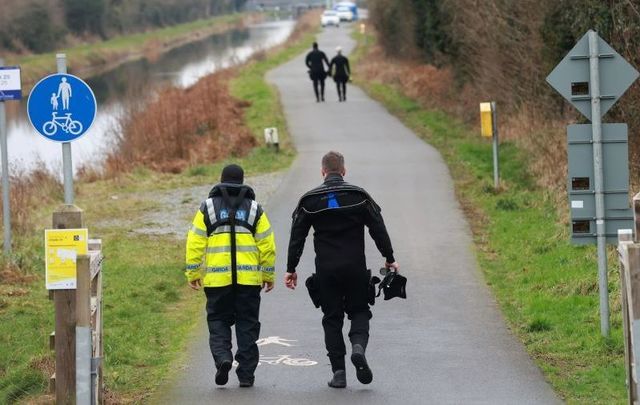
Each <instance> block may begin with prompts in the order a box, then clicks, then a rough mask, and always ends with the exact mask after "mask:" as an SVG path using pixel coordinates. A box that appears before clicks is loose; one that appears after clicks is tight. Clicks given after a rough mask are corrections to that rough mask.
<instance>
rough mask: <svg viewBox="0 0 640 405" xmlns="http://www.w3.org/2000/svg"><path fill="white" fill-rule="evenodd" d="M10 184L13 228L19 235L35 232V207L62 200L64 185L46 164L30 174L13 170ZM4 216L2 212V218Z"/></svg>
mask: <svg viewBox="0 0 640 405" xmlns="http://www.w3.org/2000/svg"><path fill="white" fill-rule="evenodd" d="M9 183H10V193H9V195H10V204H11V227H12V229H13V232H14V233H15V234H17V235H25V234H27V233H29V232H31V231H32V230H33V227H34V226H35V223H34V218H35V216H34V207H37V206H38V205H41V204H47V203H50V202H52V201H56V200H62V196H63V188H62V183H61V182H60V180H59V179H57V178H56V177H55V176H54V175H53V174H51V172H50V171H49V170H48V169H47V168H46V167H45V165H44V163H39V164H38V165H37V166H36V168H35V169H33V170H32V171H29V172H26V171H24V170H18V171H16V169H13V170H12V171H11V175H10V179H9ZM0 211H1V210H0ZM2 215H3V213H2V212H0V218H1V217H2Z"/></svg>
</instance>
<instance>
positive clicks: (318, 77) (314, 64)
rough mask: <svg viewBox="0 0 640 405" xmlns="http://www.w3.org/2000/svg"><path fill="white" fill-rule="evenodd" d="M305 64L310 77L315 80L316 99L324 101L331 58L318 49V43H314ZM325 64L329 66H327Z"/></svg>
mask: <svg viewBox="0 0 640 405" xmlns="http://www.w3.org/2000/svg"><path fill="white" fill-rule="evenodd" d="M305 64H306V65H307V68H308V69H309V78H310V79H311V80H312V81H313V91H314V93H315V95H316V101H317V102H320V101H324V81H325V79H326V78H327V71H328V70H329V59H327V55H325V53H324V52H322V51H321V50H319V49H318V43H317V42H314V43H313V50H312V51H311V52H309V53H308V54H307V57H306V59H305ZM325 65H326V66H327V67H326V68H325Z"/></svg>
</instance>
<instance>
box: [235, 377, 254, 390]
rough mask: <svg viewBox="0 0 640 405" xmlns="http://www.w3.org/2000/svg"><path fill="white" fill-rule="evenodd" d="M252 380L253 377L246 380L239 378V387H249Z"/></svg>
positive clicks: (251, 384)
mask: <svg viewBox="0 0 640 405" xmlns="http://www.w3.org/2000/svg"><path fill="white" fill-rule="evenodd" d="M253 381H254V379H253V378H251V379H248V380H240V384H239V385H240V387H241V388H250V387H253Z"/></svg>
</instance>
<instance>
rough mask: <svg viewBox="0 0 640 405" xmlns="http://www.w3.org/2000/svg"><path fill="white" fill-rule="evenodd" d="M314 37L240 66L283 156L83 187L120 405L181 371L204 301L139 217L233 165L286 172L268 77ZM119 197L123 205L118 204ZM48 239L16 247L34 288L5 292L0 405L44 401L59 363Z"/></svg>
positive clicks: (258, 152)
mask: <svg viewBox="0 0 640 405" xmlns="http://www.w3.org/2000/svg"><path fill="white" fill-rule="evenodd" d="M312 36H313V34H312V33H309V34H307V35H304V36H302V37H301V38H300V39H299V40H298V41H296V42H294V43H292V44H289V45H287V46H284V47H281V48H280V49H279V50H276V51H274V52H272V53H269V54H267V56H266V57H265V59H263V60H260V61H255V62H252V63H250V64H248V65H246V66H245V67H242V68H240V69H239V70H238V73H237V76H236V78H235V79H234V80H233V84H232V87H233V94H234V96H235V97H238V98H240V99H244V100H248V101H251V103H252V104H251V106H250V107H249V108H247V110H246V116H245V119H246V123H247V125H248V126H249V127H250V128H251V129H252V130H253V131H254V133H255V135H256V137H257V138H258V139H259V140H260V141H261V142H263V135H262V130H263V128H264V127H267V126H276V127H278V128H279V130H280V136H281V152H280V153H278V154H276V153H275V152H274V151H273V150H272V149H269V148H266V147H256V148H255V149H254V150H253V151H252V152H251V153H250V154H249V155H247V156H244V157H238V158H229V159H227V160H225V161H220V162H215V163H213V164H211V165H204V166H197V167H192V168H190V169H188V170H187V171H185V172H184V173H181V174H177V175H174V174H166V173H157V172H154V171H151V170H148V169H145V168H138V169H136V170H134V171H133V172H132V173H128V174H123V175H122V176H120V177H119V178H116V179H112V180H102V181H97V182H93V183H78V184H77V189H78V191H77V195H76V204H77V205H78V206H80V207H83V208H85V222H86V224H87V226H88V227H89V229H90V234H91V235H92V237H100V238H102V240H103V245H104V254H105V256H106V259H105V262H104V324H105V334H104V339H105V382H106V385H107V387H108V389H109V391H110V393H111V394H112V395H113V396H114V398H115V399H116V400H119V401H134V402H144V400H145V399H146V398H147V397H148V396H149V395H150V394H151V393H152V392H153V391H154V390H155V389H156V388H157V387H158V386H159V385H160V384H162V382H163V380H164V379H165V378H166V377H167V376H168V375H170V374H171V372H173V371H175V364H176V361H178V359H179V358H180V356H181V354H182V353H184V350H185V345H186V342H187V338H188V336H189V334H190V333H191V331H192V330H193V328H194V327H195V325H197V324H198V323H199V322H200V321H201V319H200V318H201V317H202V308H201V306H202V305H203V302H204V299H203V296H202V294H194V293H193V292H192V291H191V290H189V289H188V288H187V287H186V283H185V279H184V275H183V271H182V270H183V267H184V258H183V254H184V252H183V249H184V247H183V244H182V242H180V241H176V240H175V239H173V238H169V237H163V236H154V235H149V236H144V235H140V234H138V233H134V232H131V231H130V230H131V229H134V228H135V227H137V226H140V225H143V224H142V223H139V222H140V220H137V218H141V216H142V215H143V214H144V213H145V212H146V211H148V210H150V209H155V208H157V206H158V204H157V202H156V201H154V200H153V198H150V197H148V196H145V195H144V193H145V192H146V193H148V192H153V191H159V190H169V189H175V188H181V187H189V186H195V185H202V184H213V183H215V182H216V180H217V179H218V178H219V174H220V170H221V169H222V167H223V166H224V165H225V164H227V163H228V162H231V161H233V162H235V163H238V164H240V165H242V166H243V167H244V168H245V171H246V174H247V175H249V176H251V175H256V174H260V173H265V172H271V171H275V170H281V169H284V168H286V167H288V166H289V165H290V163H291V162H292V160H293V158H294V157H295V150H294V149H293V146H292V145H291V142H290V141H289V137H288V131H287V127H286V123H285V119H284V114H283V112H282V108H281V106H280V103H279V98H278V94H277V91H276V90H275V89H274V88H273V87H272V86H270V85H268V84H267V83H266V82H265V80H264V74H265V73H266V72H267V71H268V70H270V69H272V68H273V67H275V66H277V65H279V64H281V63H283V62H285V61H287V60H288V59H290V58H292V57H294V56H296V55H297V54H298V53H299V52H300V51H302V49H304V48H306V47H307V45H308V43H310V42H311V39H312ZM114 196H117V197H118V199H117V200H113V199H112V197H114ZM194 204H197V202H194ZM53 208H54V207H41V208H40V211H39V212H38V214H37V215H38V219H39V220H40V222H41V223H48V222H50V214H51V212H52V211H53ZM196 208H197V207H196V206H194V210H195V209H196ZM123 223H126V227H123V225H122V224H123ZM42 236H43V235H42V234H41V232H36V233H35V234H34V235H29V236H27V237H23V238H21V239H20V240H19V242H18V243H16V245H19V246H20V249H19V250H18V252H16V255H15V257H16V258H19V257H22V256H24V257H25V259H24V261H29V263H30V264H29V265H28V266H25V267H26V271H27V272H29V273H31V274H32V275H34V276H35V277H36V280H35V281H30V282H27V283H25V284H18V285H12V284H0V403H12V402H15V401H25V400H31V399H33V398H38V399H42V395H43V394H44V392H45V390H46V388H47V385H48V377H49V375H50V373H51V371H52V370H51V369H52V367H53V364H54V362H53V353H52V352H51V351H50V350H49V349H48V336H49V333H50V332H51V331H53V328H54V324H53V305H52V302H51V301H49V300H48V298H47V292H46V290H45V289H44V280H43V272H44V270H43V269H44V262H43V237H42Z"/></svg>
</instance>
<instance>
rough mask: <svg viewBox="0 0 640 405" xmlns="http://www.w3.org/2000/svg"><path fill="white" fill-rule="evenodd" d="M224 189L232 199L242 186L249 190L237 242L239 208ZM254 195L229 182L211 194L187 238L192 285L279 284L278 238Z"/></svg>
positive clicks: (189, 275)
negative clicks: (231, 215) (228, 197)
mask: <svg viewBox="0 0 640 405" xmlns="http://www.w3.org/2000/svg"><path fill="white" fill-rule="evenodd" d="M222 187H224V188H226V190H227V191H228V194H229V195H232V196H237V195H238V190H241V189H242V188H246V189H247V192H244V193H242V195H243V196H244V198H242V201H241V202H240V203H239V204H238V206H237V207H236V208H235V213H236V214H235V221H234V223H235V244H234V243H232V238H231V233H232V229H231V221H230V218H229V213H230V212H231V213H233V211H234V209H233V208H234V207H232V206H231V205H230V202H229V201H228V200H226V199H225V198H224V197H223V196H222V195H221V193H220V191H221V188H222ZM254 197H255V195H254V194H253V190H251V188H249V187H247V186H242V185H235V184H224V183H223V184H219V185H217V186H215V187H214V188H213V190H211V193H210V194H209V198H208V199H207V200H205V201H204V202H203V203H202V204H201V205H200V209H199V210H198V212H196V215H195V217H194V218H193V223H192V225H191V229H190V230H189V233H188V235H187V253H186V271H185V274H186V276H187V280H188V281H194V280H198V279H203V285H204V286H205V287H224V286H228V285H231V284H233V279H234V278H236V282H237V284H241V285H256V286H260V285H262V283H263V282H273V281H274V278H275V261H276V245H275V238H274V236H273V231H272V230H271V224H270V223H269V219H268V218H267V215H266V214H265V213H264V211H263V210H262V207H261V206H260V205H259V204H258V203H257V202H256V201H255V200H254V199H253V198H254ZM233 250H235V252H236V254H235V260H234V257H233V255H232V252H233ZM203 264H204V266H203ZM234 267H235V269H234ZM234 273H235V274H234Z"/></svg>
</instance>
